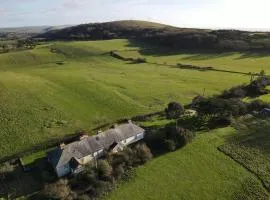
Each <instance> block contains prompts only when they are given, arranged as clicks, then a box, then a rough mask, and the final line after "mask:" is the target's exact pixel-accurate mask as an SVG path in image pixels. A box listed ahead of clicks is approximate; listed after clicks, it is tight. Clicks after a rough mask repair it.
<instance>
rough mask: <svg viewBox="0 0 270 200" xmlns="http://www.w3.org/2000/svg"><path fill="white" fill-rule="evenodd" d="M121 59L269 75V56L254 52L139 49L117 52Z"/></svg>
mask: <svg viewBox="0 0 270 200" xmlns="http://www.w3.org/2000/svg"><path fill="white" fill-rule="evenodd" d="M118 54H119V55H121V56H123V57H130V58H138V57H144V58H146V59H147V61H148V62H154V63H159V64H168V65H177V64H178V63H181V64H192V65H197V66H202V67H213V68H214V69H218V70H231V71H236V72H247V73H248V72H253V73H259V72H260V71H261V70H265V72H266V73H267V72H268V73H269V72H270V71H269V69H270V56H269V55H270V54H267V53H255V52H245V53H239V52H226V53H218V52H214V51H178V52H170V50H169V49H168V51H166V52H165V51H161V52H160V51H153V50H152V49H151V48H150V49H143V48H142V49H140V50H134V51H121V52H118Z"/></svg>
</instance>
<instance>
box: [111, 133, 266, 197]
mask: <svg viewBox="0 0 270 200" xmlns="http://www.w3.org/2000/svg"><path fill="white" fill-rule="evenodd" d="M234 132H235V131H234V130H233V129H232V128H223V129H217V130H214V131H211V132H209V133H202V134H198V135H197V137H196V139H195V140H194V141H193V142H192V143H191V144H189V145H188V146H186V147H185V148H183V149H180V150H178V151H176V152H173V153H169V154H166V155H163V156H160V157H158V158H155V159H154V160H152V161H151V162H150V163H148V164H146V165H144V166H142V167H139V168H138V169H137V170H136V176H135V178H133V179H132V180H131V181H130V182H127V183H122V184H120V185H119V187H118V188H117V189H116V190H115V191H114V192H113V193H112V194H110V195H109V196H108V198H107V199H108V200H116V199H117V200H119V199H136V200H140V199H153V200H156V199H164V200H165V199H170V200H174V199H175V200H179V199H189V200H194V199H208V200H211V199H224V200H225V199H226V200H231V199H235V200H236V199H250V200H255V199H264V200H267V199H268V198H269V197H268V194H267V192H266V191H265V190H264V188H263V187H262V185H261V184H260V182H259V181H258V180H257V179H256V178H255V176H253V175H252V174H251V173H249V172H248V171H247V170H246V169H244V168H243V167H241V166H240V165H238V164H237V163H236V162H233V161H232V160H231V159H230V158H229V157H227V156H225V155H224V154H223V153H221V152H219V151H218V150H217V147H219V146H220V145H221V144H223V143H224V141H225V139H226V138H227V137H228V136H230V135H231V134H234Z"/></svg>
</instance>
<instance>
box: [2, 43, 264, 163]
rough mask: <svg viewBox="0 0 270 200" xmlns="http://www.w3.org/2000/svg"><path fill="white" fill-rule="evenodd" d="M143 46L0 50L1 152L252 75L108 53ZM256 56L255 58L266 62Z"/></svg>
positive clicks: (209, 92)
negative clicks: (141, 60) (129, 60)
mask: <svg viewBox="0 0 270 200" xmlns="http://www.w3.org/2000/svg"><path fill="white" fill-rule="evenodd" d="M141 48H142V47H141V46H140V45H138V46H135V45H134V44H131V42H129V41H128V40H109V41H91V42H51V43H44V44H42V45H40V46H37V47H36V48H35V49H33V50H25V51H18V52H11V53H7V54H0V71H1V73H0V102H1V104H0V126H1V130H0V146H1V148H0V155H1V158H4V157H6V156H10V155H13V154H16V153H18V152H22V151H25V150H28V149H31V150H32V149H33V147H35V148H37V149H40V148H45V147H46V146H47V144H49V143H50V141H60V139H61V138H63V137H64V136H66V135H69V134H72V133H74V132H76V131H79V130H82V129H83V130H89V129H91V128H94V127H96V126H98V125H101V124H103V123H107V122H113V121H115V120H116V119H120V118H129V117H131V116H134V115H138V114H145V113H149V112H153V111H159V110H163V109H164V107H165V106H166V104H167V103H168V102H170V101H179V102H181V103H183V104H186V103H189V102H190V100H191V99H192V98H193V97H194V96H196V95H198V94H203V91H204V89H205V95H207V96H209V95H213V94H216V93H218V92H220V91H222V90H224V89H226V88H229V87H231V86H233V85H237V84H242V83H246V82H248V81H249V78H250V77H249V76H245V75H241V74H230V73H221V72H210V71H209V72H201V71H194V70H183V69H178V68H174V67H169V66H158V65H155V64H147V63H145V64H130V63H127V62H123V61H121V60H118V59H115V58H112V57H111V56H110V55H109V52H110V51H112V50H119V51H123V50H139V49H141ZM175 56H176V57H181V56H185V55H175ZM205 57H207V56H206V55H205ZM154 58H156V59H157V60H158V59H160V58H158V57H156V56H152V59H154ZM162 59H165V57H163V58H162ZM167 59H168V60H167ZM167 59H165V60H167V62H170V60H171V59H169V57H168V58H167ZM212 59H213V58H212V55H211V54H209V59H205V60H204V62H205V63H206V64H207V65H211V62H212V61H211V60H212ZM218 59H220V60H222V57H220V58H218ZM249 59H251V58H246V59H245V58H243V59H241V60H239V62H240V61H241V63H238V64H237V65H234V66H236V67H237V66H238V65H239V70H243V69H244V68H245V66H247V65H250V60H249ZM260 59H262V58H258V60H257V61H258V62H256V66H259V65H260V66H264V61H263V60H260ZM263 59H266V60H267V59H268V57H266V58H264V57H263ZM224 60H225V61H223V62H224V63H225V62H227V60H226V59H225V58H224ZM259 61H260V62H261V63H260V62H259ZM208 62H209V63H208ZM220 62H221V61H220ZM232 62H233V60H231V63H232ZM228 65H229V64H228ZM242 65H243V66H244V67H243V66H242ZM241 66H242V67H241ZM250 66H251V65H250ZM256 66H255V68H256ZM248 71H249V70H248ZM256 71H257V70H256ZM266 71H267V70H266Z"/></svg>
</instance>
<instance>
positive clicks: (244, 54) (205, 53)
mask: <svg viewBox="0 0 270 200" xmlns="http://www.w3.org/2000/svg"><path fill="white" fill-rule="evenodd" d="M126 46H127V47H133V48H134V47H139V50H138V51H139V53H140V54H142V55H145V56H154V57H155V56H156V57H158V56H171V55H178V54H191V55H190V56H186V57H184V58H182V60H198V61H199V60H208V59H216V58H225V57H228V56H231V55H233V54H236V53H239V54H241V55H240V56H239V57H237V58H235V60H238V59H246V58H263V57H268V56H270V52H269V51H262V50H257V51H255V50H250V51H228V50H218V49H217V50H210V49H181V48H176V47H173V46H161V45H155V44H153V43H151V42H148V41H139V40H132V39H130V40H129V43H128V44H127V45H126Z"/></svg>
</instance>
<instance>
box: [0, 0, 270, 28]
mask: <svg viewBox="0 0 270 200" xmlns="http://www.w3.org/2000/svg"><path fill="white" fill-rule="evenodd" d="M269 9H270V0H0V27H15V26H36V25H65V24H80V23H89V22H103V21H113V20H122V19H133V20H135V19H139V20H149V21H155V22H161V23H165V24H171V25H175V26H180V27H198V28H240V29H250V28H254V29H270V22H269V19H270V12H269Z"/></svg>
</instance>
